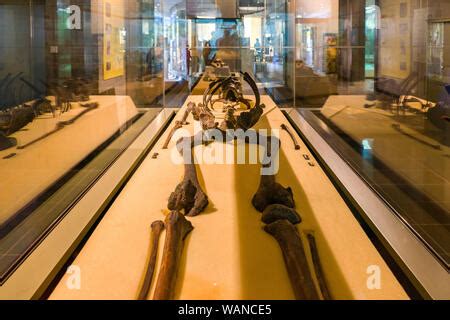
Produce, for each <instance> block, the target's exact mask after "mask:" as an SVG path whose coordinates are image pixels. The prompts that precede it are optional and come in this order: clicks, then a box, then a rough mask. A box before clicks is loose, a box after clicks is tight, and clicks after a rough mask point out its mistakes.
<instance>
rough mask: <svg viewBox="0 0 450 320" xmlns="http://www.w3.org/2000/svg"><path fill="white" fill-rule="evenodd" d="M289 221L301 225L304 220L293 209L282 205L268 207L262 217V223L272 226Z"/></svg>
mask: <svg viewBox="0 0 450 320" xmlns="http://www.w3.org/2000/svg"><path fill="white" fill-rule="evenodd" d="M284 219H286V220H288V221H289V222H290V223H292V224H294V225H295V224H299V223H301V222H302V218H301V217H300V215H299V214H298V213H297V211H295V210H294V209H292V208H289V207H286V206H284V205H281V204H272V205H270V206H268V207H267V208H266V209H265V210H264V212H263V215H262V221H263V222H264V223H265V224H271V223H274V222H276V221H277V220H284Z"/></svg>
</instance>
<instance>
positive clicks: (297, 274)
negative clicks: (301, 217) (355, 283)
mask: <svg viewBox="0 0 450 320" xmlns="http://www.w3.org/2000/svg"><path fill="white" fill-rule="evenodd" d="M264 230H265V231H266V232H267V233H269V234H270V235H272V236H273V237H274V238H275V239H276V240H277V241H278V244H279V245H280V248H281V251H282V253H283V259H284V263H285V264H286V269H287V272H288V274H289V279H290V280H291V286H292V289H293V290H294V294H295V298H296V299H297V300H319V294H318V292H317V290H316V287H315V285H314V281H313V278H312V276H311V272H310V270H309V267H308V262H307V260H306V255H305V249H304V247H303V243H302V240H301V238H300V235H299V233H298V231H297V228H296V227H295V226H294V225H293V224H292V223H290V222H289V221H288V220H278V221H277V222H274V223H272V224H270V225H267V226H265V227H264Z"/></svg>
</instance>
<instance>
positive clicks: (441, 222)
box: [0, 0, 450, 299]
mask: <svg viewBox="0 0 450 320" xmlns="http://www.w3.org/2000/svg"><path fill="white" fill-rule="evenodd" d="M449 19H450V1H448V0H436V1H412V0H398V1H397V0H395V1H393V0H316V1H309V0H197V1H193V0H71V1H68V0H16V1H9V0H0V30H2V32H1V33H0V181H1V183H0V298H2V297H5V296H8V295H9V296H17V297H24V298H51V299H78V298H79V299H97V298H106V299H109V298H112V299H114V298H125V299H133V298H135V294H136V290H138V288H139V287H141V286H142V285H143V283H144V284H145V283H146V282H145V281H146V280H144V279H143V278H142V274H143V273H142V271H143V270H144V269H145V267H146V263H147V262H148V261H147V260H146V259H147V256H146V254H147V248H148V239H149V226H150V225H151V223H152V222H153V221H156V220H157V221H159V220H164V219H165V218H167V219H170V217H171V215H173V212H181V211H182V210H181V209H183V210H184V211H183V212H184V213H185V216H186V219H187V220H188V221H189V223H190V222H192V224H193V226H194V230H195V231H192V239H191V238H190V237H191V236H189V238H188V239H190V240H189V241H186V243H185V244H184V245H185V247H187V248H185V249H184V250H185V251H182V249H181V252H185V255H186V254H187V253H186V252H188V255H189V258H188V259H187V262H186V257H185V256H183V257H184V258H183V259H184V260H182V262H181V264H182V267H181V271H180V272H181V273H182V276H180V277H179V279H182V281H183V285H180V284H178V287H177V288H178V289H177V290H176V293H174V292H172V293H171V294H172V295H171V296H169V297H170V298H177V299H178V298H180V299H253V298H257V299H292V298H305V297H306V298H311V297H313V298H316V299H406V298H429V297H432V298H443V297H444V298H449V297H450V285H448V282H447V284H446V285H444V286H443V285H442V283H446V281H448V280H449V273H448V270H449V269H448V268H449V262H450V232H449V231H450V230H449V227H450V182H449V180H450V159H449V158H450V153H449V147H450V105H449V103H450V97H449V95H450V82H449V77H450V73H449V61H450V57H449V52H450V50H448V48H449V46H450V39H449V37H450V29H449V28H450V22H449V21H450V20H449ZM231 129H233V130H235V131H239V130H242V132H244V133H246V134H249V132H252V130H255V131H258V130H266V131H268V132H270V137H272V135H273V136H277V138H278V139H279V141H278V142H280V145H281V147H280V148H281V151H279V152H278V153H279V158H280V160H279V163H280V169H279V172H278V174H277V175H276V176H277V180H278V181H280V184H282V185H283V188H282V189H275V190H272V191H273V192H272V193H273V194H276V195H279V194H278V193H277V192H278V191H279V192H280V193H282V194H284V193H283V191H284V192H287V197H288V200H289V199H291V200H292V202H294V199H295V206H294V205H293V204H292V205H291V207H293V208H290V209H292V210H294V209H296V210H297V214H299V215H300V216H301V218H302V219H303V222H301V223H298V221H297V223H296V224H295V225H296V226H295V228H296V229H295V230H296V233H295V232H294V234H291V236H292V237H294V238H295V239H294V240H295V241H297V242H296V243H295V245H297V246H298V245H302V243H303V245H304V247H305V250H306V253H304V252H303V256H302V257H303V260H302V261H307V263H306V265H309V266H310V270H313V271H311V279H312V280H311V279H310V283H309V284H305V283H303V284H302V285H303V286H306V287H307V288H309V290H311V292H313V293H311V292H308V289H305V290H306V291H307V292H306V293H305V292H303V291H302V290H304V289H298V286H297V287H296V285H295V284H294V282H295V281H293V280H292V279H293V277H291V273H290V271H292V270H290V269H289V268H290V266H289V265H287V266H285V263H284V262H285V260H283V256H282V254H286V251H283V250H287V249H286V248H283V247H282V246H281V251H280V248H279V247H278V243H277V242H276V241H274V239H273V237H270V236H269V235H270V230H269V231H268V230H267V229H270V227H268V226H270V225H272V223H273V222H274V221H271V222H272V223H266V222H267V220H266V221H264V220H263V224H261V221H260V220H261V213H258V211H261V212H264V211H265V210H258V205H257V204H255V202H252V199H253V200H254V198H252V197H257V196H255V195H254V194H255V191H256V190H258V186H259V190H258V191H261V189H265V188H264V181H265V179H264V176H265V175H264V174H263V175H262V176H263V177H261V175H260V167H259V165H261V166H262V167H263V168H264V166H267V165H268V163H262V162H263V160H264V159H260V158H258V161H256V163H244V164H242V165H241V164H235V163H234V162H233V161H231V160H233V159H234V158H233V159H231V160H230V159H227V160H230V161H231V162H230V163H220V161H219V160H217V157H218V155H220V154H222V153H223V152H225V153H226V150H227V147H229V144H230V141H227V143H223V144H220V143H218V141H220V139H223V141H225V138H226V137H227V135H226V132H228V131H227V130H231ZM211 130H218V131H219V138H217V136H216V137H213V138H211V137H210V136H209V133H210V131H211ZM180 132H188V133H189V134H191V135H192V137H197V136H198V134H200V135H201V134H204V135H205V136H206V137H208V138H210V140H208V141H206V142H205V141H203V142H204V143H203V144H204V145H201V146H197V145H195V141H194V139H193V144H194V145H193V146H192V150H197V151H199V150H201V152H203V155H205V154H209V158H208V156H205V159H203V160H204V161H205V162H201V161H200V163H195V165H196V166H197V170H198V173H199V176H198V177H197V176H196V175H197V173H196V171H195V166H194V169H192V167H189V166H188V165H186V164H185V166H183V165H182V163H181V162H176V161H175V160H174V159H175V158H177V156H178V155H179V154H178V153H177V151H180V150H179V148H180V144H179V143H178V142H179V141H181V140H177V139H179V138H180V137H182V136H180V135H179V134H180ZM199 132H200V133H199ZM205 132H206V133H205ZM215 133H217V131H216V132H215ZM212 135H213V136H214V132H213V134H212ZM205 136H202V137H203V138H204V137H205ZM234 138H235V139H234V140H236V141H240V138H239V136H238V137H234ZM263 138H265V136H264V137H263ZM249 139H250V138H248V137H247V138H244V139H243V140H242V141H244V143H243V144H249V146H247V147H246V148H247V149H249V150H251V148H252V147H251V145H252V143H251V142H249ZM261 139H262V138H261V137H259V138H258V139H257V142H258V143H255V144H257V145H258V146H260V145H261V144H262V142H261V141H262V140H261ZM232 140H233V139H232ZM234 140H233V141H234ZM236 143H237V144H238V142H236ZM274 144H276V143H274ZM211 145H212V146H211ZM217 145H220V146H222V145H223V146H225V147H224V150H225V151H224V150H222V149H220V148H221V147H219V149H220V150H219V149H218V148H216V146H217ZM269 146H270V145H269ZM269 146H268V145H266V146H265V148H266V151H267V150H268V149H267V148H268V147H269ZM176 147H179V148H178V149H177V148H176ZM238 148H239V147H238V146H236V150H237V149H238ZM232 149H234V148H232ZM249 152H250V151H249ZM188 153H189V154H190V153H191V152H188ZM192 153H193V154H195V152H194V151H192ZM182 155H183V156H184V155H185V154H182ZM195 155H196V156H198V155H197V154H195ZM233 157H234V156H233ZM211 158H214V159H215V160H211ZM208 159H209V160H208ZM251 159H252V158H251V157H250V159H245V160H251ZM178 160H179V159H178ZM208 161H210V162H211V163H209V162H208ZM225 162H226V161H225ZM244 162H245V161H244ZM250 162H251V161H250ZM183 168H184V169H183ZM189 168H190V169H189ZM344 169H345V170H347V169H348V171H345V170H344ZM189 170H191V171H189ZM192 170H194V172H195V177H192V174H193V173H192ZM344 171H345V173H344ZM183 176H184V178H183V180H180V177H183ZM268 176H271V175H268ZM274 176H275V175H274ZM189 177H190V179H191V180H189V179H188V178H189ZM349 177H352V178H351V179H350V178H349ZM188 180H189V181H188ZM269 180H270V179H269ZM180 181H182V182H181V185H179V183H180ZM270 181H272V180H270ZM273 181H275V180H273ZM273 181H272V182H273ZM358 183H361V184H360V185H361V186H363V187H364V190H366V189H365V188H367V192H368V193H367V194H368V195H367V196H366V193H363V192H362V191H361V190H362V189H360V190H359V191H358V190H357V188H356V186H357V185H359V184H358ZM177 185H178V187H176V186H177ZM271 187H273V188H278V187H280V188H281V186H278V185H276V186H275V187H274V186H273V185H271ZM284 187H286V188H284ZM287 187H289V188H287ZM183 188H184V189H183ZM269 189H270V188H269ZM174 190H175V191H174ZM180 190H181V191H180ZM280 190H281V191H280ZM275 191H277V192H275ZM172 192H173V193H172ZM177 192H181V195H180V194H177ZM183 192H184V193H183ZM364 192H366V191H364ZM289 193H290V196H289ZM174 194H175V195H174ZM205 194H207V197H206V195H205ZM273 194H271V192H268V193H267V194H264V196H262V198H264V199H265V198H270V199H272V198H273V197H275V196H273ZM177 195H178V196H179V197H178V198H177V197H176V196H177ZM362 195H364V196H362ZM174 197H175V198H177V199H175V200H176V201H175V200H174V199H173V198H174ZM190 197H193V198H192V199H191V198H190ZM205 197H206V198H207V199H209V203H208V202H207V201H206V202H207V203H206V204H205V207H203V208H201V210H200V209H199V212H196V213H195V214H192V215H191V213H192V210H194V211H195V210H196V209H198V207H199V206H200V204H201V201H202V200H203V201H204V200H205ZM168 199H169V205H167V201H168ZM180 199H183V200H185V201H187V202H189V201H191V202H189V203H188V204H186V203H184V205H180V204H179V202H180V201H182V200H180ZM186 199H188V200H186ZM171 200H174V201H175V202H176V203H178V206H177V205H174V206H171V205H170V201H171ZM284 200H285V199H284ZM288 200H287V202H289V201H288ZM177 201H178V202H177ZM280 201H281V200H279V199H278V202H277V201H273V203H271V205H280V203H279V202H280ZM284 204H286V203H284ZM284 204H283V205H284ZM266 207H267V206H265V207H264V209H266ZM285 207H289V206H285ZM188 209H189V210H188ZM283 209H286V208H283ZM292 210H290V211H288V213H291V214H292ZM294 211H295V210H294ZM199 213H203V214H201V215H199V216H198V217H195V218H194V217H191V216H195V215H197V214H199ZM294 214H295V212H294ZM263 216H264V214H263ZM183 217H184V215H183ZM180 219H181V218H180ZM263 219H264V218H263ZM269 219H270V217H269ZM278 220H283V221H284V220H287V219H278ZM278 220H277V221H278ZM275 222H276V221H275ZM263 225H267V226H266V231H267V233H269V235H268V234H267V233H264V232H263V231H262V230H261V226H263ZM166 226H167V224H166ZM153 227H154V225H152V228H153ZM159 227H161V225H159ZM289 227H290V225H289ZM187 229H189V228H187ZM190 231H191V230H189V231H188V232H187V233H189V232H190ZM164 234H166V233H164ZM296 234H297V236H295V235H296ZM194 235H195V236H194ZM218 235H220V237H218ZM196 237H197V238H196ZM275 238H276V236H275ZM299 239H300V240H299ZM170 240H173V239H167V241H170ZM290 240H292V239H290ZM299 243H300V244H299ZM296 248H297V249H296V250H294V251H295V252H297V253H298V251H301V250H300V249H298V247H296ZM302 250H303V249H302ZM180 255H181V253H180ZM191 256H193V257H191ZM158 257H159V258H158V262H161V263H165V262H164V261H165V260H164V259H165V258H166V255H163V257H160V256H158ZM68 261H71V262H70V264H69V262H68ZM178 262H179V261H178ZM421 262H422V263H424V264H426V265H425V266H423V265H422V266H421V265H420V263H421ZM168 263H169V262H168ZM321 264H322V265H321ZM374 264H375V266H376V267H378V268H379V270H381V271H382V272H383V277H386V279H388V280H389V281H387V282H383V288H382V290H373V288H372V289H371V288H369V287H368V286H367V285H366V283H367V281H366V280H367V273H368V272H369V271H370V270H372V269H370V267H372V266H373V265H374ZM72 266H79V267H81V268H83V272H86V274H89V275H88V276H87V277H86V278H85V280H83V281H86V282H85V284H86V286H83V289H81V290H70V288H67V286H66V285H65V283H66V281H67V277H68V276H70V275H71V274H72V273H70V272H69V271H68V272H66V269H67V270H72V269H70V267H72ZM205 266H206V267H205ZM261 266H265V267H263V268H261ZM286 267H287V269H286ZM291 267H292V266H291ZM424 268H425V269H427V268H428V270H430V271H431V272H429V273H428V272H425V271H424ZM269 269H270V270H271V271H270V272H269ZM124 270H128V271H127V272H125V271H124ZM156 270H157V271H159V269H158V268H157V269H156ZM287 270H288V271H287ZM368 270H369V271H368ZM377 270H378V269H377ZM34 273H36V276H35V277H33V276H32V275H33V274H34ZM369 273H370V272H369ZM308 274H309V273H308ZM175 275H176V274H175ZM171 276H173V275H171ZM108 277H112V278H115V279H118V283H114V286H115V287H114V290H112V289H111V287H110V284H107V280H106V279H107V278H108ZM155 277H156V276H155ZM162 277H163V276H162ZM169 278H170V277H169ZM175 278H176V277H175ZM30 279H32V281H31V280H30ZM323 279H325V280H323ZM28 280H30V285H29V287H28V288H27V290H22V289H21V288H22V287H21V285H23V284H24V283H27V281H28ZM163 280H164V279H163ZM163 280H161V281H162V282H164V281H163ZM166 280H167V279H166ZM180 281H181V280H180ZM155 282H159V281H156V280H155ZM169 285H174V284H173V283H171V284H167V286H169ZM144 286H145V285H144ZM155 286H156V287H157V288H156V289H155V288H154V287H155ZM308 286H309V287H308ZM159 287H160V286H159V285H158V284H154V285H153V286H152V287H151V288H152V290H151V291H152V293H154V294H155V295H156V296H158V288H159ZM326 287H328V288H326ZM86 288H89V290H88V289H86ZM147 289H149V288H147ZM161 290H162V291H161V292H160V293H159V294H161V295H160V297H168V296H167V295H164V294H163V293H164V292H163V291H164V290H163V289H161ZM147 294H148V292H147ZM309 294H311V296H310V295H309Z"/></svg>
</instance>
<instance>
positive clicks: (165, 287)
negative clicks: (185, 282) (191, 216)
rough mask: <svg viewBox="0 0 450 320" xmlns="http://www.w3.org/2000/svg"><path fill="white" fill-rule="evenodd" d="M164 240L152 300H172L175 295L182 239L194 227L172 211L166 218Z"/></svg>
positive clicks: (182, 245)
mask: <svg viewBox="0 0 450 320" xmlns="http://www.w3.org/2000/svg"><path fill="white" fill-rule="evenodd" d="M165 224H166V228H167V232H166V240H165V244H164V252H163V257H162V262H161V269H160V271H159V275H158V281H157V283H156V288H155V294H154V296H153V299H154V300H172V299H173V298H174V295H175V286H176V281H177V275H178V269H179V264H180V260H181V256H182V254H183V249H184V240H185V239H186V237H187V236H188V234H189V233H190V232H191V231H192V230H193V229H194V227H193V226H192V224H191V223H190V222H189V221H188V220H186V218H185V217H184V216H183V215H182V214H181V213H180V212H179V211H172V212H171V213H170V214H169V215H168V216H167V218H166V222H165Z"/></svg>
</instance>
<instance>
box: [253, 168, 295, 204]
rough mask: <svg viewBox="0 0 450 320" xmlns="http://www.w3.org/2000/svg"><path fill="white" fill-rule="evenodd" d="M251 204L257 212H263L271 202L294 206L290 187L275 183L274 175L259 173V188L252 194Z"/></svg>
mask: <svg viewBox="0 0 450 320" xmlns="http://www.w3.org/2000/svg"><path fill="white" fill-rule="evenodd" d="M252 204H253V206H254V207H255V209H256V210H258V211H259V212H264V210H266V208H267V207H268V206H270V205H271V204H281V205H284V206H286V207H289V208H295V202H294V196H293V193H292V189H291V188H290V187H288V188H284V187H283V186H282V185H281V184H279V183H277V182H276V179H275V176H274V175H261V182H260V184H259V189H258V191H257V192H256V194H255V195H254V196H253V199H252Z"/></svg>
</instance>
